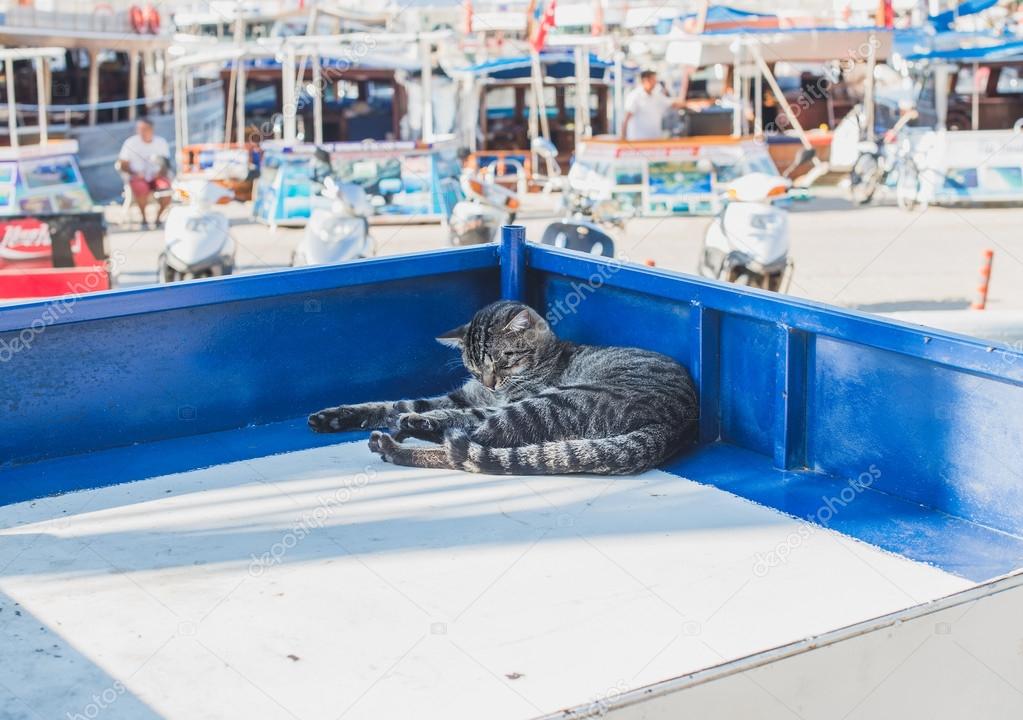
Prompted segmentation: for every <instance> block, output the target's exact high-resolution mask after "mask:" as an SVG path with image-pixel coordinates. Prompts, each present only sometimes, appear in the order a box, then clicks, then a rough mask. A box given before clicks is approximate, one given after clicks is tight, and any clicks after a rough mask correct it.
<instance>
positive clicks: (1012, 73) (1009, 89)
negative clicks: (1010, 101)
mask: <svg viewBox="0 0 1023 720" xmlns="http://www.w3.org/2000/svg"><path fill="white" fill-rule="evenodd" d="M1021 70H1023V68H1020V67H1014V66H1011V65H1007V66H1006V67H1003V68H1002V71H1001V72H1000V73H999V74H998V83H997V84H996V85H995V92H996V93H998V94H999V95H1019V94H1023V77H1021Z"/></svg>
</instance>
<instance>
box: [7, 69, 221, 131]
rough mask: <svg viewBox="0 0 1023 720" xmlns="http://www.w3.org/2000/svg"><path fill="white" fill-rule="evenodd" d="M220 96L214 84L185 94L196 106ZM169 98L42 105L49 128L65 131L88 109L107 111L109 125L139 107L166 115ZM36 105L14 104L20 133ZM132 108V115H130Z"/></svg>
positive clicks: (34, 113)
mask: <svg viewBox="0 0 1023 720" xmlns="http://www.w3.org/2000/svg"><path fill="white" fill-rule="evenodd" d="M222 93H223V83H222V82H221V81H219V80H218V81H216V82H212V83H207V84H205V85H200V86H198V87H196V88H194V89H193V90H192V91H190V92H189V94H188V101H189V104H193V105H194V104H199V103H202V102H205V101H208V100H210V99H212V98H214V97H218V96H221V95H222ZM173 99H174V96H173V95H160V96H158V97H146V98H137V99H135V100H108V101H105V102H99V103H95V104H90V103H67V104H50V103H47V104H46V106H45V107H46V117H47V120H48V122H49V124H50V127H51V128H53V129H55V130H59V129H60V127H61V125H63V126H64V127H65V128H69V127H72V126H73V125H81V124H83V123H84V122H85V121H86V120H87V119H88V115H89V112H90V111H92V110H96V111H103V110H110V111H111V115H112V117H111V120H110V122H120V121H122V120H130V119H132V118H133V117H136V116H138V114H139V108H145V109H147V110H148V111H150V112H153V111H157V112H159V113H160V114H166V113H168V112H170V108H171V105H172V101H173ZM39 107H40V106H39V105H36V104H32V103H18V104H17V105H16V106H15V108H16V112H17V115H18V125H19V127H21V128H22V129H23V131H24V130H29V129H30V128H31V126H29V125H28V122H27V121H28V120H30V119H31V118H37V117H38V115H39ZM132 109H134V110H135V112H134V113H133V112H131V110H132Z"/></svg>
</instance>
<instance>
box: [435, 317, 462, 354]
mask: <svg viewBox="0 0 1023 720" xmlns="http://www.w3.org/2000/svg"><path fill="white" fill-rule="evenodd" d="M468 329H469V324H468V323H466V324H465V325H459V326H458V327H456V328H455V329H454V330H448V331H447V332H446V333H442V334H440V335H438V336H437V342H439V343H440V344H441V345H447V346H448V347H451V348H455V349H456V350H461V349H462V345H464V344H465V333H466V331H467V330H468Z"/></svg>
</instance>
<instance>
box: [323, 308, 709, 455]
mask: <svg viewBox="0 0 1023 720" xmlns="http://www.w3.org/2000/svg"><path fill="white" fill-rule="evenodd" d="M437 340H438V341H439V342H441V343H442V344H444V345H448V346H450V347H453V348H458V349H460V350H461V351H462V361H463V363H464V364H465V367H466V368H467V369H468V370H469V372H470V373H472V378H471V379H470V380H469V381H468V382H467V383H466V384H465V385H463V386H462V387H461V388H459V389H458V390H455V391H454V392H452V393H449V394H447V395H441V396H440V397H435V398H429V399H425V400H399V401H397V402H370V403H362V404H359V405H341V406H340V407H334V408H327V409H325V410H321V411H319V412H317V413H313V414H312V415H310V416H309V425H310V426H311V427H312V428H313V430H316V431H317V432H340V431H343V430H353V429H358V428H383V427H386V428H388V429H389V430H390V431H391V433H392V434H386V433H381V432H374V433H373V434H372V435H371V436H370V440H369V447H370V449H371V450H372V451H373V452H376V453H378V454H380V455H381V456H382V457H383V459H384V460H386V461H388V462H392V463H395V464H396V465H410V466H413V467H427V468H447V469H458V470H467V471H469V472H482V473H492V474H513V475H548V474H561V473H599V474H605V475H613V474H628V473H638V472H642V471H644V470H647V469H649V468H652V467H654V466H655V465H658V464H660V463H661V462H663V461H665V460H667V459H668V458H670V457H671V456H672V455H674V454H675V453H677V452H678V451H679V450H681V449H683V448H685V447H686V446H688V445H690V444H692V443H693V442H694V440H695V436H696V427H697V417H698V406H697V401H696V390H695V388H694V387H693V383H692V380H690V378H689V374H688V373H687V372H686V370H685V368H683V367H682V366H681V365H679V364H678V363H677V362H675V361H674V360H672V359H671V358H669V357H666V356H664V355H660V354H658V353H654V352H649V351H646V350H637V349H633V348H619V347H596V346H592V345H577V344H575V343H571V342H567V341H564V340H559V339H558V338H557V336H555V334H554V332H553V331H552V330H551V328H550V326H549V325H548V324H547V322H546V321H545V320H544V319H543V318H542V317H540V315H539V314H537V313H536V312H535V311H534V310H532V309H531V308H529V307H528V306H526V305H523V304H521V303H517V302H510V301H500V302H496V303H493V304H491V305H488V306H487V307H485V308H483V309H482V310H480V311H479V312H478V313H476V315H475V317H473V319H472V321H470V322H469V323H468V324H466V325H462V326H461V327H457V328H455V329H454V330H451V331H450V332H447V333H445V334H443V335H441V336H440V337H438V338H437ZM409 437H414V438H419V439H422V440H428V441H430V442H433V443H436V445H432V446H423V445H420V444H403V443H402V441H403V440H405V439H406V438H409Z"/></svg>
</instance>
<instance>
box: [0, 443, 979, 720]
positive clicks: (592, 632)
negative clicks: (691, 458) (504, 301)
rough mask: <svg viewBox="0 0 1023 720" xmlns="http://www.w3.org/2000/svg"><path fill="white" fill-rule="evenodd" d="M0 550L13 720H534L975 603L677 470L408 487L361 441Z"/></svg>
mask: <svg viewBox="0 0 1023 720" xmlns="http://www.w3.org/2000/svg"><path fill="white" fill-rule="evenodd" d="M0 528H2V529H0V717H2V718H5V719H6V720H10V719H18V720H20V719H21V718H25V719H31V720H37V719H38V718H44V719H45V720H53V719H54V718H71V719H72V720H74V719H75V718H81V717H85V718H94V717H96V716H97V715H98V714H99V713H100V712H101V713H102V717H103V718H104V720H113V719H114V718H130V719H131V720H148V719H149V718H175V719H177V718H180V719H182V720H199V719H200V718H218V719H222V718H300V719H301V720H314V719H318V718H330V719H331V720H342V719H343V720H356V719H357V718H390V717H416V718H433V717H437V718H440V717H443V718H470V717H476V718H478V717H486V718H488V719H492V720H493V719H500V718H528V717H532V716H536V715H539V714H541V713H545V712H550V711H554V710H557V709H559V708H562V707H565V706H569V705H575V704H579V703H586V702H594V703H597V704H598V706H599V703H600V702H601V701H602V700H606V699H607V698H609V697H612V696H614V695H616V694H618V693H620V692H623V691H624V690H626V689H629V688H634V687H638V686H641V685H644V684H647V683H650V682H653V681H657V680H663V679H665V678H668V677H672V676H676V675H680V674H683V673H686V672H689V671H693V670H697V669H700V668H703V667H707V666H710V665H714V664H717V663H719V662H721V661H724V660H727V659H732V658H736V657H739V656H743V655H746V654H749V653H752V652H755V651H758V650H762V649H765V648H769V647H772V646H776V645H780V644H783V643H786V642H789V641H792V640H796V639H800V638H803V637H805V636H808V635H811V634H816V633H820V632H823V631H826V630H830V629H833V628H836V627H839V626H843V625H847V624H849V623H853V622H856V621H859V620H864V619H867V618H870V617H873V616H877V615H881V614H883V613H887V612H890V611H893V610H896V609H899V608H903V607H906V606H909V605H913V604H916V603H918V602H922V601H926V600H929V599H932V598H935V597H939V596H941V595H945V594H948V593H951V592H954V591H957V590H960V589H962V588H964V587H968V586H969V585H970V584H971V583H969V582H968V581H966V580H963V579H961V578H958V577H955V576H953V575H950V574H948V573H945V572H943V571H941V570H938V569H936V568H933V567H929V566H926V565H922V564H919V563H916V562H912V561H909V560H907V559H905V558H902V557H899V556H895V555H892V554H888V553H885V552H883V551H881V550H878V549H876V548H873V547H871V546H868V545H865V544H863V543H860V542H858V541H855V540H851V539H849V538H847V537H844V536H842V535H839V534H837V533H833V532H831V531H828V530H826V529H822V528H819V527H814V526H809V525H805V524H803V523H801V522H799V521H797V520H794V519H792V518H790V517H787V516H785V515H782V514H780V513H777V512H775V511H773V510H771V509H768V508H765V507H761V506H757V505H755V504H752V503H750V502H747V501H745V500H742V499H739V498H737V497H735V496H733V495H730V494H728V493H726V492H723V491H721V490H718V489H715V488H712V487H709V486H705V485H700V484H697V483H694V482H691V481H689V480H685V479H683V478H680V477H677V476H674V475H670V474H668V473H663V472H649V473H646V474H644V475H640V476H637V477H618V478H601V477H592V476H581V477H546V478H536V477H534V478H525V479H523V478H516V477H490V476H479V475H469V474H462V473H450V472H439V471H434V470H414V469H408V468H398V467H394V466H391V465H385V464H383V463H381V462H380V461H379V460H378V459H377V458H376V456H373V455H371V454H370V453H369V452H368V450H367V449H366V447H365V444H364V443H362V442H359V443H348V444H342V445H336V446H331V447H325V448H318V449H313V450H307V451H302V452H295V453H289V454H286V455H277V456H270V457H265V458H260V459H256V460H251V461H245V462H237V463H232V464H229V465H221V466H217V467H213V468H208V469H204V470H198V471H194V472H189V473H183V474H177V475H170V476H165V477H159V478H153V479H150V480H145V481H142V482H137V483H130V484H124V485H117V486H113V487H108V488H103V489H98V490H88V491H83V492H77V493H72V494H68V495H63V496H58V497H52V498H47V499H44V500H39V501H35V502H26V503H20V504H17V505H10V506H7V507H3V508H0ZM764 700H765V702H767V703H770V702H775V701H774V700H773V699H772V698H771V697H770V696H769V695H767V694H766V691H765V698H764Z"/></svg>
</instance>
